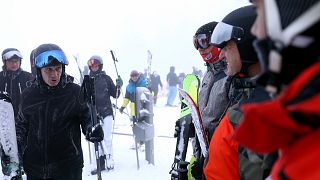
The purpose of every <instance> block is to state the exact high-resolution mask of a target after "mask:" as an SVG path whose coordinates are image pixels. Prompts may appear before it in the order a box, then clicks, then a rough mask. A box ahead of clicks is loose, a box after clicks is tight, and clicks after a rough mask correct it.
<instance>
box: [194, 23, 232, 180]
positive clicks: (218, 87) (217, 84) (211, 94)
mask: <svg viewBox="0 0 320 180" xmlns="http://www.w3.org/2000/svg"><path fill="white" fill-rule="evenodd" d="M216 25H217V22H209V23H206V24H204V25H202V26H201V27H200V28H199V29H198V30H197V31H196V33H195V35H194V36H193V44H194V47H195V49H196V50H198V51H199V54H200V55H201V57H202V59H203V61H204V62H205V65H206V66H207V71H206V72H205V74H204V77H203V79H202V82H201V86H200V87H201V88H200V91H199V95H198V103H199V111H200V113H201V117H202V120H203V122H204V127H205V130H206V134H207V136H208V141H209V142H210V140H211V136H212V134H213V132H214V129H215V127H216V125H217V124H218V121H219V119H220V117H221V116H222V114H223V112H224V110H225V109H226V108H227V104H228V102H229V96H228V91H229V87H230V77H227V76H226V74H225V72H224V71H225V69H226V61H225V59H220V58H219V54H220V51H221V50H220V49H219V48H217V47H214V46H212V45H210V44H209V43H210V37H211V34H212V32H213V30H214V28H215V27H216ZM195 142H196V143H195V144H194V157H195V158H196V161H195V162H194V163H193V164H192V168H191V173H192V176H193V177H194V178H196V179H201V177H202V176H203V167H204V164H203V163H205V159H204V157H203V156H202V154H201V150H200V147H199V144H198V142H197V138H195Z"/></svg>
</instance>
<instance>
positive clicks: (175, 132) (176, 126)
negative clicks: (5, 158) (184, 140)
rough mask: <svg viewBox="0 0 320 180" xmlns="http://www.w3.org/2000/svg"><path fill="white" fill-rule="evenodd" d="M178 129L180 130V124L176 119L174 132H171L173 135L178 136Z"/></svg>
mask: <svg viewBox="0 0 320 180" xmlns="http://www.w3.org/2000/svg"><path fill="white" fill-rule="evenodd" d="M180 130H181V126H180V120H179V119H178V120H177V121H176V125H175V127H174V134H173V137H175V138H176V137H178V136H179V133H180Z"/></svg>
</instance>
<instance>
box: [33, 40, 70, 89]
mask: <svg viewBox="0 0 320 180" xmlns="http://www.w3.org/2000/svg"><path fill="white" fill-rule="evenodd" d="M33 55H34V62H35V67H36V69H37V80H38V81H40V83H44V82H43V79H42V76H41V69H42V68H43V67H47V66H51V65H56V64H62V73H61V79H60V83H65V82H62V81H66V77H67V76H66V73H65V66H66V65H68V64H69V62H68V60H67V57H66V55H65V53H64V52H63V50H62V49H61V48H60V47H59V46H58V45H56V44H41V45H40V46H38V47H37V48H36V49H34V50H33Z"/></svg>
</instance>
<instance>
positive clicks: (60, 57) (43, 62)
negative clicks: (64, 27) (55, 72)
mask: <svg viewBox="0 0 320 180" xmlns="http://www.w3.org/2000/svg"><path fill="white" fill-rule="evenodd" d="M53 60H57V61H58V62H59V63H61V64H64V65H68V64H69V62H68V59H67V57H66V55H65V54H64V52H62V51H61V50H51V51H45V52H43V53H41V54H39V55H38V56H37V57H35V65H36V67H37V68H43V67H45V66H48V65H49V64H51V63H52V61H53Z"/></svg>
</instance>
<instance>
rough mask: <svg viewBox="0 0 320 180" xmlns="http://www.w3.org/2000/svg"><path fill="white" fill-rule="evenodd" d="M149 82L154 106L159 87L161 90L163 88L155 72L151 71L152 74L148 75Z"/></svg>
mask: <svg viewBox="0 0 320 180" xmlns="http://www.w3.org/2000/svg"><path fill="white" fill-rule="evenodd" d="M150 82H151V83H150V87H151V91H152V92H153V104H154V105H156V104H157V99H158V92H159V85H160V87H161V89H162V88H163V86H162V82H161V78H160V75H159V74H158V73H157V71H153V73H152V74H151V75H150Z"/></svg>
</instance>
